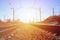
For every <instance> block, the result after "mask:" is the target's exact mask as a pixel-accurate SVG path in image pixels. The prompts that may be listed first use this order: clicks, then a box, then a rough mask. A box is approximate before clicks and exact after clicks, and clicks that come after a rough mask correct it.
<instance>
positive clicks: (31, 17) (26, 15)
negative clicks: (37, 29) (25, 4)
mask: <svg viewBox="0 0 60 40" xmlns="http://www.w3.org/2000/svg"><path fill="white" fill-rule="evenodd" d="M19 11H20V12H19V15H20V16H18V17H19V19H20V20H21V21H22V22H25V23H29V22H33V21H34V22H36V21H38V20H37V16H39V14H38V15H37V13H38V10H36V9H33V8H21V9H20V10H19Z"/></svg>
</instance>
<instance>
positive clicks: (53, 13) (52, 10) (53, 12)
mask: <svg viewBox="0 0 60 40" xmlns="http://www.w3.org/2000/svg"><path fill="white" fill-rule="evenodd" d="M52 14H53V16H54V8H52Z"/></svg>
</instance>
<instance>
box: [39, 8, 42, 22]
mask: <svg viewBox="0 0 60 40" xmlns="http://www.w3.org/2000/svg"><path fill="white" fill-rule="evenodd" d="M39 11H40V22H41V18H42V16H41V8H40V10H39Z"/></svg>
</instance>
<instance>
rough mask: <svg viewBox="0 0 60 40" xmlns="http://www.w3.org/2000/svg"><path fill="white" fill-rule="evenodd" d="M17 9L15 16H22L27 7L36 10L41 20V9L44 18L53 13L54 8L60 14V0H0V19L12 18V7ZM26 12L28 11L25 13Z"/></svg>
mask: <svg viewBox="0 0 60 40" xmlns="http://www.w3.org/2000/svg"><path fill="white" fill-rule="evenodd" d="M11 8H14V11H15V18H17V19H20V18H22V16H21V15H23V13H22V12H23V11H25V10H26V9H27V10H29V9H31V10H32V11H33V10H34V12H35V13H37V14H36V15H37V19H38V20H39V9H40V8H41V11H42V20H44V19H46V18H47V17H49V16H51V15H52V8H54V10H55V14H56V15H58V14H60V0H0V19H2V20H4V18H5V19H12V9H11ZM25 14H26V13H25Z"/></svg>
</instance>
